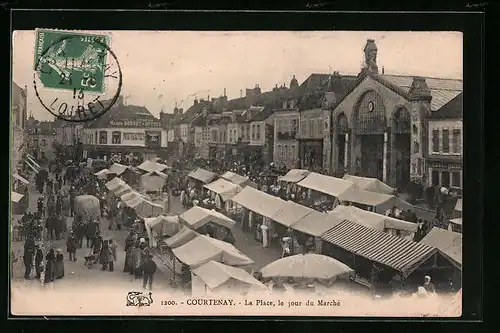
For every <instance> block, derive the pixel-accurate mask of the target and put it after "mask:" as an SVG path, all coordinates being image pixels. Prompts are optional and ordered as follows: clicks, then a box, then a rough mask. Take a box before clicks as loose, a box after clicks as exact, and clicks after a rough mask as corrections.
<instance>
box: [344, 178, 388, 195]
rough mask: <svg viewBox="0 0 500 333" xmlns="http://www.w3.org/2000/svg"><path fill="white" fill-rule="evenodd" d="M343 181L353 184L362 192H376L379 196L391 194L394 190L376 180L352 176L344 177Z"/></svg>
mask: <svg viewBox="0 0 500 333" xmlns="http://www.w3.org/2000/svg"><path fill="white" fill-rule="evenodd" d="M342 179H344V180H348V181H350V182H353V183H354V185H356V186H357V187H358V188H360V189H362V190H367V191H370V192H376V193H381V194H393V193H394V188H392V187H390V186H389V185H387V184H386V183H384V182H382V181H381V180H380V179H377V178H368V177H359V176H352V175H344V177H342Z"/></svg>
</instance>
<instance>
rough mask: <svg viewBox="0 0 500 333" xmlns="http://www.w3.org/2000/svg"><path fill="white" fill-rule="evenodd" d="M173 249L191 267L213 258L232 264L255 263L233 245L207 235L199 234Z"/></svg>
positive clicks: (178, 257)
mask: <svg viewBox="0 0 500 333" xmlns="http://www.w3.org/2000/svg"><path fill="white" fill-rule="evenodd" d="M172 251H173V252H174V255H175V256H176V257H177V259H179V260H180V261H182V262H183V263H184V264H186V265H188V266H190V267H197V266H200V265H203V264H204V263H207V262H209V261H211V260H215V261H218V262H222V263H224V264H227V265H232V266H244V265H251V264H253V263H254V261H253V260H252V259H250V258H249V257H247V256H246V255H244V254H243V253H241V252H240V251H239V250H238V249H237V248H235V247H234V246H233V245H231V244H229V243H226V242H223V241H220V240H217V239H215V238H210V237H208V236H205V235H199V236H198V237H196V238H194V239H192V240H191V241H189V242H187V243H186V244H184V245H181V246H179V247H177V248H175V249H173V250H172Z"/></svg>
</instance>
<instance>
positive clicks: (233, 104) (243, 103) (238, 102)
mask: <svg viewBox="0 0 500 333" xmlns="http://www.w3.org/2000/svg"><path fill="white" fill-rule="evenodd" d="M251 104H252V103H251V101H250V100H248V99H247V98H246V97H240V98H235V99H231V100H229V101H228V102H227V105H226V108H227V110H230V111H231V110H244V109H248V108H249V107H250V105H251Z"/></svg>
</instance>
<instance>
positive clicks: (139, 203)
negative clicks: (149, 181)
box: [128, 197, 163, 217]
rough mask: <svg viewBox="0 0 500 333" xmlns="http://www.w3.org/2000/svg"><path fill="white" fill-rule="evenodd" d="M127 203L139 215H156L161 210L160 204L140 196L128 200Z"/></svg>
mask: <svg viewBox="0 0 500 333" xmlns="http://www.w3.org/2000/svg"><path fill="white" fill-rule="evenodd" d="M128 205H129V207H130V208H132V209H134V210H135V212H136V213H137V215H139V216H141V217H151V216H158V215H159V214H160V213H161V212H162V211H163V207H162V206H160V205H158V204H155V203H154V202H151V201H149V200H146V199H145V198H141V197H139V198H138V199H137V200H136V201H133V202H129V203H128Z"/></svg>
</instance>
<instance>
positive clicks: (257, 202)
mask: <svg viewBox="0 0 500 333" xmlns="http://www.w3.org/2000/svg"><path fill="white" fill-rule="evenodd" d="M231 201H233V202H235V203H237V204H238V205H240V206H243V207H245V208H246V209H248V210H250V211H252V212H254V213H257V214H259V215H262V216H264V217H267V218H270V219H272V217H273V216H274V215H276V213H277V212H278V210H279V209H280V207H281V206H283V205H285V204H286V201H284V200H282V199H280V198H277V197H275V196H273V195H270V194H267V193H265V192H262V191H259V190H256V189H254V188H252V187H249V186H247V187H245V188H244V189H243V190H241V192H240V193H238V194H236V195H235V196H234V197H232V198H231Z"/></svg>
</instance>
